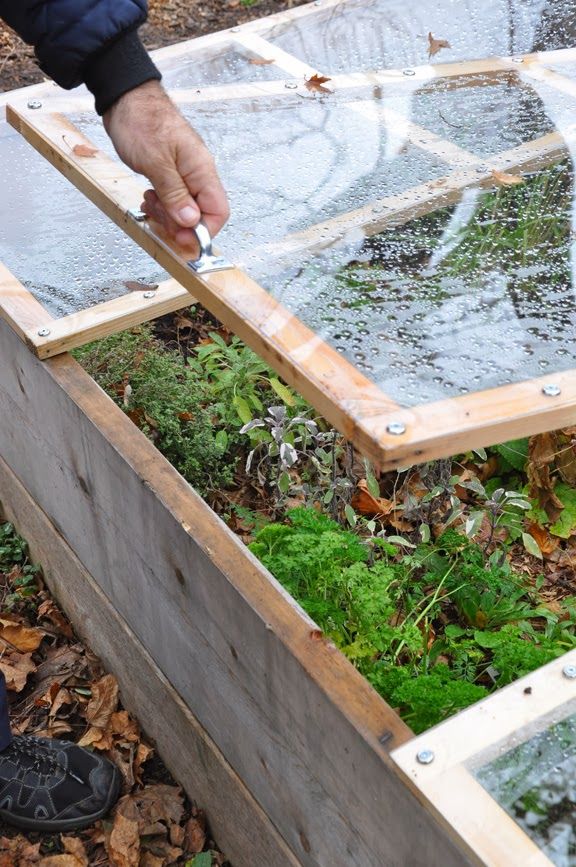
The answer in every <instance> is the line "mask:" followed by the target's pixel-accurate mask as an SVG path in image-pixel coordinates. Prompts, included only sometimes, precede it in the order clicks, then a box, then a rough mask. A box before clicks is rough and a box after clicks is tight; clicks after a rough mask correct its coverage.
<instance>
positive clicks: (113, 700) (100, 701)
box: [86, 674, 118, 729]
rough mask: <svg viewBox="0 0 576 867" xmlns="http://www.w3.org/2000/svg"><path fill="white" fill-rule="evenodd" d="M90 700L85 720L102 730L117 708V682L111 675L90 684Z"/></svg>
mask: <svg viewBox="0 0 576 867" xmlns="http://www.w3.org/2000/svg"><path fill="white" fill-rule="evenodd" d="M91 689H92V698H91V699H90V701H89V703H88V707H87V708H86V720H87V722H89V723H90V724H91V725H93V726H96V727H97V728H101V729H104V728H106V726H107V725H108V723H109V721H110V717H111V716H112V714H113V713H114V712H115V711H116V708H117V707H118V682H117V680H116V678H115V677H114V676H113V675H111V674H105V675H104V677H102V678H100V680H98V681H96V683H93V684H92V687H91Z"/></svg>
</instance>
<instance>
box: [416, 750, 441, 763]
mask: <svg viewBox="0 0 576 867" xmlns="http://www.w3.org/2000/svg"><path fill="white" fill-rule="evenodd" d="M435 758H436V757H435V755H434V753H433V751H432V750H419V752H417V753H416V761H417V762H418V764H420V765H431V764H432V762H433V761H434V759H435Z"/></svg>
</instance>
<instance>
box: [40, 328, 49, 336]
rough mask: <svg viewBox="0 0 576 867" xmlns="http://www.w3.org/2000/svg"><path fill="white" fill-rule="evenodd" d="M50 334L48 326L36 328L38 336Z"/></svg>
mask: <svg viewBox="0 0 576 867" xmlns="http://www.w3.org/2000/svg"><path fill="white" fill-rule="evenodd" d="M49 334H50V329H49V328H39V329H38V337H48V335H49Z"/></svg>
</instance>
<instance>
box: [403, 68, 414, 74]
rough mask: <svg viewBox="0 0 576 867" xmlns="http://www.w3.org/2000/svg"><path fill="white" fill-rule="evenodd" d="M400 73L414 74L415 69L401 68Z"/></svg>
mask: <svg viewBox="0 0 576 867" xmlns="http://www.w3.org/2000/svg"><path fill="white" fill-rule="evenodd" d="M402 75H416V70H415V69H403V70H402Z"/></svg>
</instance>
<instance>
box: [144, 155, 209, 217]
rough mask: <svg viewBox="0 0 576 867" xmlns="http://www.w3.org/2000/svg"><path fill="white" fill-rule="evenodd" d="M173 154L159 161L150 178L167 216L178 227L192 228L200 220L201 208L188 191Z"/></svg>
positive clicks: (149, 175)
mask: <svg viewBox="0 0 576 867" xmlns="http://www.w3.org/2000/svg"><path fill="white" fill-rule="evenodd" d="M171 156H172V154H169V155H168V157H167V158H166V159H164V160H162V161H161V162H160V161H159V162H158V163H157V164H156V166H155V167H154V169H153V171H151V172H149V174H148V177H149V180H150V182H151V183H152V185H153V186H154V189H155V191H156V194H157V196H158V198H159V199H160V202H161V203H162V206H163V208H164V210H165V211H166V214H167V215H168V216H169V217H170V220H171V221H172V223H173V224H174V225H176V226H180V227H187V228H192V227H193V226H195V225H196V224H197V223H198V221H199V220H200V216H201V215H200V208H199V207H198V205H197V203H196V202H195V200H194V196H193V192H192V191H191V190H189V189H188V187H187V186H186V183H185V181H184V178H183V177H182V175H181V174H180V172H179V171H178V166H177V164H176V162H175V160H174V158H172V159H170V157H171Z"/></svg>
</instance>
